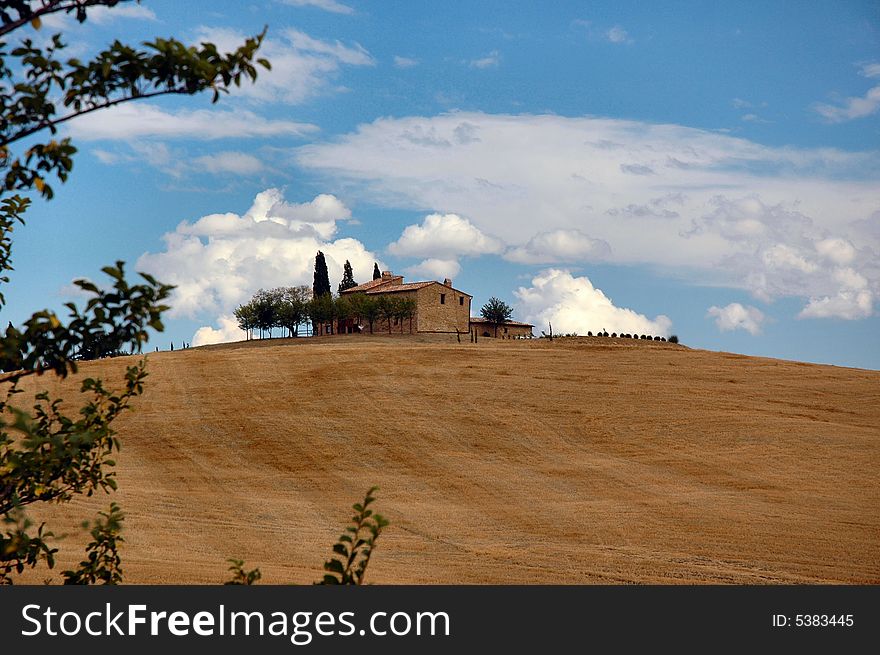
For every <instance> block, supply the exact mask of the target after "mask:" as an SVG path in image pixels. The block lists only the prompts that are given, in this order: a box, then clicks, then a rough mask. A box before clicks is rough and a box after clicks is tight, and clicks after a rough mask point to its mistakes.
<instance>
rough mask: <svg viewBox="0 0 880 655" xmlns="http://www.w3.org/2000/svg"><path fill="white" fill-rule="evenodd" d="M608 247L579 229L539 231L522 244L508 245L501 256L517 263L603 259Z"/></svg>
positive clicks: (572, 261) (573, 261) (608, 253)
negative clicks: (508, 247)
mask: <svg viewBox="0 0 880 655" xmlns="http://www.w3.org/2000/svg"><path fill="white" fill-rule="evenodd" d="M610 254H611V247H610V246H609V245H608V244H607V243H606V242H605V241H602V240H601V239H592V238H590V237H588V236H587V235H586V234H584V233H583V232H581V231H580V230H553V231H550V232H539V233H538V234H536V235H535V236H533V237H532V238H531V239H529V241H528V243H526V244H525V245H523V246H519V247H516V248H511V249H509V250H508V251H507V252H506V253H504V258H505V259H507V260H510V261H512V262H519V263H521V264H547V263H551V264H552V263H577V262H589V261H597V260H600V259H604V258H606V257H608V255H610Z"/></svg>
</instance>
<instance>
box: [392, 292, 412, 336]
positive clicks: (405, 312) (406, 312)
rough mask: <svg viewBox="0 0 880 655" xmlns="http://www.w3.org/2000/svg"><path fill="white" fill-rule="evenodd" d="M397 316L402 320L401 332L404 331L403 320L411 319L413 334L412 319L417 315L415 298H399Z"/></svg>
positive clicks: (410, 325)
mask: <svg viewBox="0 0 880 655" xmlns="http://www.w3.org/2000/svg"><path fill="white" fill-rule="evenodd" d="M396 305H397V306H396V308H395V309H396V311H395V318H396V319H397V320H399V321H400V332H401V334H402V333H403V322H404V321H406V320H409V333H410V334H412V320H413V318H414V317H415V315H416V306H417V305H416V299H415V298H398V299H397V303H396Z"/></svg>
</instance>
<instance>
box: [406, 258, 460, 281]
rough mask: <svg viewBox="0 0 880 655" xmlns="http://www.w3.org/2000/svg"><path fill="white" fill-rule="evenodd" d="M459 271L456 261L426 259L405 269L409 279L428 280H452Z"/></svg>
mask: <svg viewBox="0 0 880 655" xmlns="http://www.w3.org/2000/svg"><path fill="white" fill-rule="evenodd" d="M460 271H461V265H460V264H459V263H458V260H457V259H426V260H424V261H422V262H420V263H418V264H416V265H415V266H410V267H409V268H408V269H406V274H407V275H409V276H410V277H424V278H428V279H429V280H442V279H444V278H447V277H448V278H452V279H454V278H455V276H456V275H458V274H459V272H460Z"/></svg>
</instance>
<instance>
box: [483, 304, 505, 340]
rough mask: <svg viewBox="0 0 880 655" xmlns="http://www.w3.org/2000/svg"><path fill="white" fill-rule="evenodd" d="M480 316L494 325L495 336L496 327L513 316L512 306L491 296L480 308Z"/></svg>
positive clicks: (496, 332) (496, 333)
mask: <svg viewBox="0 0 880 655" xmlns="http://www.w3.org/2000/svg"><path fill="white" fill-rule="evenodd" d="M480 316H482V317H483V318H485V319H486V320H487V321H489V322H490V323H491V324H492V325H494V326H495V336H496V337H498V327H499V326H500V325H503V324H504V323H506V322H507V321H509V320H510V317H511V316H513V308H512V307H511V306H510V305H508V304H507V303H506V302H504V301H503V300H499V299H498V298H496V297H495V296H492V297H491V298H489V302H487V303H486V304H485V305H483V306H482V307H481V308H480Z"/></svg>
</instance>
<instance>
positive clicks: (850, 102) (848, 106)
mask: <svg viewBox="0 0 880 655" xmlns="http://www.w3.org/2000/svg"><path fill="white" fill-rule="evenodd" d="M859 72H860V73H861V75H862V76H863V77H867V78H868V79H873V78H878V77H880V63H878V62H870V63H867V64H862V66H861V71H859ZM813 109H814V110H815V111H816V112H818V113H819V114H820V115H821V116H822V117H824V118H825V120H827V121H828V122H829V123H843V122H844V121H851V120H854V119H857V118H864V117H866V116H870V115H872V114H875V113H877V110H878V109H880V86H874V87H872V88H870V89H868V91H867V92H866V93H865V95H864V96H857V97H849V98H844V99H843V100H841V101H840V102H839V103H838V104H833V105H832V104H827V103H816V104H815V105H814V106H813Z"/></svg>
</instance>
